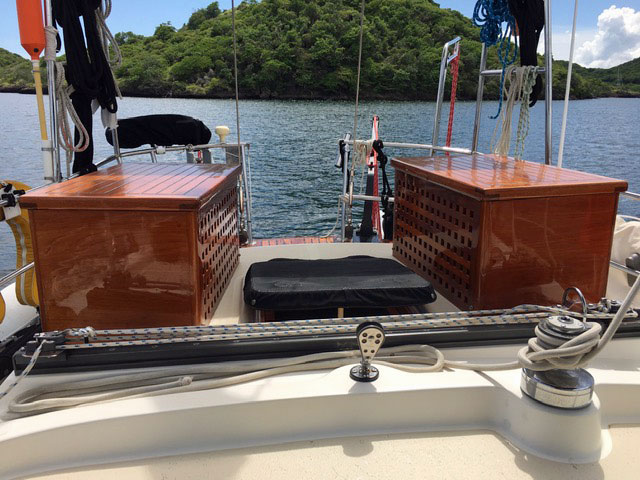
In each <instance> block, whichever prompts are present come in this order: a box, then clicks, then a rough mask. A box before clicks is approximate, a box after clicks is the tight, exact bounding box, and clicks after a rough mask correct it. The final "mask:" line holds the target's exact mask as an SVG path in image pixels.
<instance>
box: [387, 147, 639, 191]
mask: <svg viewBox="0 0 640 480" xmlns="http://www.w3.org/2000/svg"><path fill="white" fill-rule="evenodd" d="M391 165H393V166H394V167H395V168H401V169H403V170H405V171H407V172H410V173H412V174H413V175H416V176H419V177H421V178H424V179H426V180H430V181H432V182H434V183H437V184H439V185H442V186H445V187H448V188H450V189H452V190H456V191H458V192H461V193H464V194H467V195H469V196H473V197H475V198H479V199H498V198H500V199H507V198H525V197H544V196H549V195H553V196H560V195H576V194H585V193H611V192H620V191H624V190H626V189H627V182H625V181H622V180H615V179H611V178H608V177H602V176H600V175H593V174H590V173H585V172H578V171H575V170H569V169H566V168H557V167H554V166H551V165H544V164H541V163H533V162H527V161H524V160H514V159H513V158H508V157H501V156H498V155H483V154H474V155H449V156H435V157H415V158H393V159H392V160H391Z"/></svg>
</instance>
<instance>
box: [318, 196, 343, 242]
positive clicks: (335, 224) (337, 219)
mask: <svg viewBox="0 0 640 480" xmlns="http://www.w3.org/2000/svg"><path fill="white" fill-rule="evenodd" d="M341 203H342V198H340V197H338V214H337V215H336V222H335V223H334V224H333V227H332V228H331V230H329V233H327V234H326V235H322V236H321V237H320V238H328V237H330V236H331V235H333V234H334V232H335V231H336V229H337V228H338V224H339V223H340V206H341V205H340V204H341Z"/></svg>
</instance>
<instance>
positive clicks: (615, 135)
mask: <svg viewBox="0 0 640 480" xmlns="http://www.w3.org/2000/svg"><path fill="white" fill-rule="evenodd" d="M496 108H497V105H496V103H494V102H486V103H485V107H484V110H483V116H482V124H481V137H480V138H481V141H480V150H481V151H489V143H490V139H491V135H492V133H493V128H494V125H495V120H490V119H488V116H489V115H490V114H493V113H495V110H496ZM553 108H554V120H553V129H554V147H555V148H554V159H555V158H557V145H558V141H559V132H560V123H561V118H560V116H561V112H562V102H554V104H553ZM353 109H354V106H353V103H352V102H333V101H270V100H265V101H260V100H249V101H241V104H240V122H241V123H240V133H241V139H242V141H247V142H250V143H251V165H252V174H253V175H252V177H253V180H252V184H253V206H254V235H255V236H256V237H269V236H285V235H286V236H290V235H313V234H318V233H324V232H327V231H328V230H329V229H330V228H331V227H332V226H333V224H334V222H335V219H336V210H337V195H338V194H339V192H340V187H341V183H342V178H341V174H340V171H339V170H338V169H336V168H335V167H334V163H335V160H336V150H337V148H336V145H337V141H338V139H339V138H340V137H342V135H344V133H346V132H350V131H351V130H352V129H353ZM434 110H435V105H434V103H432V102H380V101H376V102H364V103H361V104H360V109H359V113H360V115H359V125H360V128H359V137H360V138H363V137H368V136H369V134H370V128H371V118H372V116H373V115H374V114H375V115H378V116H379V117H380V136H381V138H382V139H383V141H403V142H409V143H430V140H431V132H432V129H433V114H434ZM447 111H448V108H446V109H445V113H444V116H445V118H444V119H443V122H442V124H443V127H442V137H443V139H441V141H440V143H444V134H445V130H446V120H447V119H446V115H447V113H446V112H447ZM151 113H180V114H186V115H191V116H194V117H196V118H199V119H201V120H203V121H204V122H205V123H206V124H207V126H209V128H211V130H213V128H214V127H215V126H216V125H228V126H229V127H230V128H231V135H230V137H229V139H228V141H230V142H232V141H234V139H235V132H236V128H235V107H234V104H233V101H231V100H196V99H175V98H165V99H149V98H126V99H124V100H123V101H122V102H120V109H119V115H120V117H121V118H124V117H128V116H134V115H145V114H151ZM474 114H475V103H473V102H458V103H457V104H456V113H455V124H454V132H453V145H455V146H460V147H469V146H470V144H471V131H472V127H473V118H474ZM96 120H97V121H98V122H99V119H98V116H96ZM639 125H640V99H617V98H610V99H597V100H581V101H573V102H571V104H570V108H569V120H568V129H567V141H566V145H565V157H564V165H565V167H567V168H574V169H579V170H584V171H587V172H592V173H597V174H601V175H607V176H612V177H617V178H622V179H625V180H627V181H628V182H629V186H630V190H632V191H636V192H640V162H639V161H638V159H637V156H638V154H640V135H639V133H638V132H640V128H639ZM514 129H515V122H514ZM38 132H39V130H38V123H37V115H36V102H35V97H34V96H33V95H20V94H10V93H2V94H0V155H1V157H0V179H16V180H21V181H23V182H25V183H27V184H30V185H40V184H41V183H42V182H43V181H42V167H41V160H40V158H41V156H40V144H39V133H38ZM94 134H95V138H96V140H95V142H96V158H97V159H101V158H104V157H106V156H108V155H109V154H111V153H112V150H111V146H110V145H108V144H107V142H106V141H105V139H104V135H103V133H102V129H101V128H98V127H94ZM387 153H388V154H389V155H390V156H392V155H396V156H399V155H405V156H406V155H424V153H425V152H424V151H422V152H420V151H417V152H415V151H414V152H411V151H407V150H393V149H387ZM147 158H148V157H147ZM147 158H144V161H147ZM524 158H525V159H526V160H531V161H536V162H543V161H544V106H543V104H542V103H539V104H538V105H536V106H535V107H534V108H533V109H532V111H531V128H530V132H529V137H528V138H527V142H526V149H525V154H524ZM160 161H161V162H176V161H179V162H182V161H184V157H183V156H178V155H175V154H174V155H166V156H164V157H160ZM620 212H621V213H626V214H630V215H640V202H633V201H631V200H626V199H623V200H621V204H620ZM69 247H70V248H72V246H71V245H70V246H69ZM14 262H15V246H14V243H13V238H12V236H11V234H10V232H9V229H8V227H7V226H6V225H5V224H0V272H6V271H8V270H10V269H12V267H13V266H14Z"/></svg>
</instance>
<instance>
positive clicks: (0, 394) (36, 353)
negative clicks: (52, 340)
mask: <svg viewBox="0 0 640 480" xmlns="http://www.w3.org/2000/svg"><path fill="white" fill-rule="evenodd" d="M43 346H44V343H41V344H40V345H38V348H36V350H35V351H34V352H33V355H32V356H31V360H29V364H28V365H27V366H26V368H25V369H24V370H23V371H22V373H21V374H20V375H18V376H17V377H16V378H15V380H14V381H13V382H11V383H10V384H9V385H8V386H7V387H6V388H5V389H4V390H2V391H0V400H1V399H2V398H4V397H5V396H7V395H8V394H9V392H10V391H11V390H13V389H14V388H15V387H16V386H17V385H18V384H19V383H20V382H21V381H22V380H23V379H24V378H25V377H26V376H27V375H29V372H30V371H31V369H32V368H33V367H34V366H35V364H36V361H37V360H38V357H39V356H40V352H41V351H42V347H43Z"/></svg>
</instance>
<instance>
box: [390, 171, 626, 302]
mask: <svg viewBox="0 0 640 480" xmlns="http://www.w3.org/2000/svg"><path fill="white" fill-rule="evenodd" d="M397 169H398V170H397V172H396V194H395V197H396V202H395V205H394V250H393V251H394V256H395V257H396V258H398V260H400V261H401V262H402V263H404V264H405V265H407V266H408V267H409V268H411V269H412V270H413V271H415V272H416V273H418V274H419V275H421V276H423V277H424V278H426V279H427V280H429V281H431V282H432V283H433V284H434V286H435V287H436V289H437V290H438V293H439V294H441V295H443V296H445V297H446V298H447V299H448V300H450V301H451V302H452V303H454V304H455V305H456V306H458V307H460V308H461V309H483V308H509V307H513V306H516V305H519V304H523V303H534V304H541V305H555V304H558V303H559V302H560V301H561V299H562V293H563V292H564V290H565V289H566V288H568V287H571V286H576V287H578V288H579V289H580V290H582V292H583V293H584V294H585V296H586V298H587V300H589V301H591V302H596V301H598V300H599V299H600V298H601V297H602V296H604V295H605V292H606V284H607V277H608V272H609V259H610V254H611V244H612V241H613V229H614V224H615V215H616V211H617V202H618V195H619V193H618V192H617V191H615V190H610V191H609V192H607V193H594V190H593V186H594V184H593V183H590V182H586V183H585V184H579V183H576V184H573V186H572V191H573V192H574V193H573V195H567V194H566V193H565V191H564V189H554V188H552V189H551V190H549V191H550V192H551V193H550V194H547V195H546V196H518V194H516V195H514V196H513V197H501V196H498V197H491V196H484V197H482V196H481V197H480V198H478V197H476V196H475V195H472V194H469V193H466V192H465V193H461V192H460V190H455V189H452V188H451V187H450V186H449V185H450V184H447V182H446V181H443V183H445V184H446V185H442V184H439V183H437V182H436V181H430V180H427V179H426V178H425V175H423V174H422V173H420V174H419V175H415V174H414V172H415V169H414V168H413V167H411V166H407V165H405V164H397ZM431 178H436V179H441V178H442V177H438V176H435V177H431ZM600 178H601V177H600ZM612 184H615V181H614V182H613V183H612ZM610 185H611V184H610ZM523 188H527V187H526V186H525V187H523ZM474 193H477V191H475V192H474ZM514 197H515V198H514Z"/></svg>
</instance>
